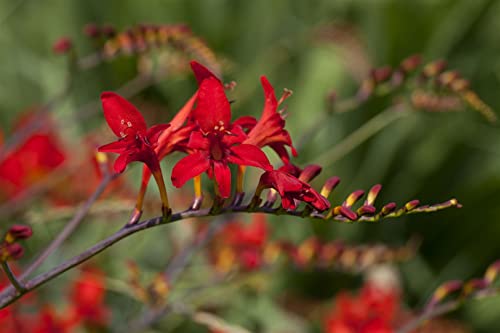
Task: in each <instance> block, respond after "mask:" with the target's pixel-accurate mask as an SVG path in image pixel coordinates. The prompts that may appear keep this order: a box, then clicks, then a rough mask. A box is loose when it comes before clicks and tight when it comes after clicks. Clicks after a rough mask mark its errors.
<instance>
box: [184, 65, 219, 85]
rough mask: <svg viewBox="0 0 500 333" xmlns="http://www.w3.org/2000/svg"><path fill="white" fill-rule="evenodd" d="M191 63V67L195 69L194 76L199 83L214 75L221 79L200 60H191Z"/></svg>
mask: <svg viewBox="0 0 500 333" xmlns="http://www.w3.org/2000/svg"><path fill="white" fill-rule="evenodd" d="M190 65H191V69H192V70H193V73H194V76H195V77H196V81H198V85H201V83H202V82H203V80H205V79H208V78H209V77H213V78H215V79H217V80H218V81H220V80H219V78H218V77H217V76H215V74H214V73H212V72H211V71H210V70H209V69H208V68H206V67H205V66H203V65H202V64H200V63H199V62H196V61H191V62H190Z"/></svg>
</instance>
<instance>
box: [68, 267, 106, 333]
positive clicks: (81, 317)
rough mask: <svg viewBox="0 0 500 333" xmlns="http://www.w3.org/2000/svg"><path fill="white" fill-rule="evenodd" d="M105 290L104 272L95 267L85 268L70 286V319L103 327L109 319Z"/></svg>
mask: <svg viewBox="0 0 500 333" xmlns="http://www.w3.org/2000/svg"><path fill="white" fill-rule="evenodd" d="M105 291H106V290H105V283H104V274H103V273H102V272H101V271H100V270H97V269H89V268H87V269H85V270H84V271H83V272H82V273H81V275H80V276H79V277H78V279H77V280H76V281H75V282H74V284H73V286H72V290H71V300H72V303H71V306H72V311H70V313H71V314H72V315H71V316H70V318H71V321H72V322H75V323H80V322H81V323H83V324H84V325H88V326H93V327H95V326H99V327H104V326H105V325H106V324H107V323H108V320H109V310H108V308H107V307H106V305H105V304H104V296H105Z"/></svg>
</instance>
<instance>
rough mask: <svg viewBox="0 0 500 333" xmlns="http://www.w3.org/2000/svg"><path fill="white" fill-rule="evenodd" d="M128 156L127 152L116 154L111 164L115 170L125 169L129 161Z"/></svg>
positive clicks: (119, 171)
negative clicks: (113, 162)
mask: <svg viewBox="0 0 500 333" xmlns="http://www.w3.org/2000/svg"><path fill="white" fill-rule="evenodd" d="M129 157H130V155H129V154H121V155H120V156H118V158H117V159H116V161H115V164H114V166H113V167H114V169H115V171H116V172H118V173H122V172H123V171H124V170H125V168H126V167H127V164H129V163H130V160H129Z"/></svg>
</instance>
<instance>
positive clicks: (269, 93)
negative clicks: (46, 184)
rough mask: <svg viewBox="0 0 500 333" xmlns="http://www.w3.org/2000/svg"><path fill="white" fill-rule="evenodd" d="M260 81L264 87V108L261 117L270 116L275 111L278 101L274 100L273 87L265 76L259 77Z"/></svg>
mask: <svg viewBox="0 0 500 333" xmlns="http://www.w3.org/2000/svg"><path fill="white" fill-rule="evenodd" d="M260 83H261V84H262V88H263V89H264V98H265V101H264V110H263V111H262V118H266V117H269V116H271V115H272V114H274V113H275V112H276V109H277V108H278V101H277V100H276V95H275V94H274V88H273V86H272V85H271V83H269V81H268V80H267V78H266V77H265V76H261V77H260Z"/></svg>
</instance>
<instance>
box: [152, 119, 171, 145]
mask: <svg viewBox="0 0 500 333" xmlns="http://www.w3.org/2000/svg"><path fill="white" fill-rule="evenodd" d="M169 127H170V124H158V125H154V126H151V127H150V128H149V129H148V132H147V134H146V136H147V138H148V141H149V143H151V144H152V145H153V146H154V145H155V144H156V143H157V142H158V138H159V137H160V135H161V134H162V133H163V131H165V130H166V129H167V128H169Z"/></svg>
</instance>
